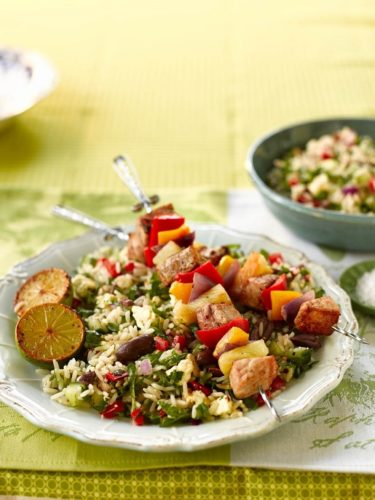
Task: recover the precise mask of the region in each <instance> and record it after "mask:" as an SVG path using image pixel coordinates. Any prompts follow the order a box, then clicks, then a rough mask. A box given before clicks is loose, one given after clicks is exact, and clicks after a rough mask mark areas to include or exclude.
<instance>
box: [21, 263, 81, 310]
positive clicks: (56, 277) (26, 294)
mask: <svg viewBox="0 0 375 500" xmlns="http://www.w3.org/2000/svg"><path fill="white" fill-rule="evenodd" d="M71 297H72V294H71V284H70V277H69V275H68V274H67V273H66V272H65V271H64V270H63V269H59V268H56V267H53V268H51V269H44V270H43V271H39V272H38V273H36V274H34V275H33V276H30V278H28V279H27V280H26V281H25V283H24V284H23V285H22V286H21V288H20V289H19V290H18V292H17V295H16V297H15V300H14V311H15V312H16V314H18V316H22V314H24V313H25V311H27V309H30V307H33V306H36V305H39V304H46V303H54V304H57V303H59V302H65V303H68V302H69V300H70V299H71Z"/></svg>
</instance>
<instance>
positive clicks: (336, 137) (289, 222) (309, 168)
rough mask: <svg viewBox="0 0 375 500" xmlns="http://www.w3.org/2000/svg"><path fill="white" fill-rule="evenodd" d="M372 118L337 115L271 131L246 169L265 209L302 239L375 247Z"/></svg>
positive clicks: (258, 144) (374, 123)
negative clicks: (337, 116)
mask: <svg viewBox="0 0 375 500" xmlns="http://www.w3.org/2000/svg"><path fill="white" fill-rule="evenodd" d="M374 138H375V120H371V119H359V118H358V119H357V118H337V119H327V120H318V121H309V122H303V123H298V124H294V125H290V126H287V127H284V128H281V129H277V130H275V131H272V132H270V133H268V134H266V135H265V136H263V137H261V138H260V139H259V140H257V141H256V142H255V144H254V145H253V146H252V147H251V148H250V150H249V152H248V155H247V160H246V168H247V170H248V172H249V174H250V177H251V179H252V180H253V182H254V183H255V185H256V187H257V188H258V190H259V191H260V193H261V195H262V197H263V199H264V202H265V203H266V205H267V207H268V208H269V209H270V211H271V212H272V213H273V214H274V215H275V217H276V218H278V219H279V220H280V221H281V222H282V223H283V224H284V225H285V226H287V227H288V228H289V229H290V230H292V231H293V232H295V233H296V234H298V235H299V236H301V237H302V238H304V239H307V240H310V241H313V242H315V243H319V244H322V245H326V246H329V247H333V248H340V249H345V250H356V251H372V250H373V249H374V248H375V142H374Z"/></svg>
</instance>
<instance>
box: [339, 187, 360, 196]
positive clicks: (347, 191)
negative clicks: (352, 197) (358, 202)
mask: <svg viewBox="0 0 375 500" xmlns="http://www.w3.org/2000/svg"><path fill="white" fill-rule="evenodd" d="M341 191H342V192H343V193H344V194H356V193H358V188H357V186H344V187H343V188H342V189H341Z"/></svg>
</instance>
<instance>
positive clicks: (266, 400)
mask: <svg viewBox="0 0 375 500" xmlns="http://www.w3.org/2000/svg"><path fill="white" fill-rule="evenodd" d="M259 394H260V395H261V397H262V399H263V401H264V404H265V405H266V406H267V408H268V409H269V410H270V412H271V413H272V415H273V416H274V417H275V419H276V420H277V421H278V422H281V418H280V415H279V414H278V413H277V411H276V408H275V407H274V405H273V404H272V403H271V401H270V399H269V398H268V396H267V394H266V393H265V391H264V389H263V387H259Z"/></svg>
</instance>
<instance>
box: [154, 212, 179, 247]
mask: <svg viewBox="0 0 375 500" xmlns="http://www.w3.org/2000/svg"><path fill="white" fill-rule="evenodd" d="M184 222H185V217H182V216H181V215H178V214H170V215H159V216H156V217H154V218H153V219H152V223H151V231H150V236H149V239H148V246H149V247H152V246H154V245H157V244H158V233H159V232H160V231H169V230H171V229H178V228H179V227H180V226H182V224H183V223H184Z"/></svg>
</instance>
